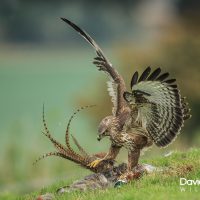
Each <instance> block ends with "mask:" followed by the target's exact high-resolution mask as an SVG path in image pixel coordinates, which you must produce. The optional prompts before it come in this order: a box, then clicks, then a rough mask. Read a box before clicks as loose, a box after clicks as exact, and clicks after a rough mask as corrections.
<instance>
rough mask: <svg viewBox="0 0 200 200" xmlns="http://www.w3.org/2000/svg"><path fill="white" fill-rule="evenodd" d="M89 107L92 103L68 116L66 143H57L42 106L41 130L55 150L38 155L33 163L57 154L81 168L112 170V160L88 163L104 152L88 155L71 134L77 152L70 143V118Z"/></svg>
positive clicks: (103, 155)
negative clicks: (98, 163)
mask: <svg viewBox="0 0 200 200" xmlns="http://www.w3.org/2000/svg"><path fill="white" fill-rule="evenodd" d="M89 107H93V105H91V106H84V107H81V108H79V109H77V110H76V112H74V113H73V115H72V116H71V117H70V119H69V122H68V124H67V129H66V133H65V143H66V145H62V144H61V143H59V142H58V141H57V140H56V139H54V138H53V136H52V135H51V134H50V131H49V129H48V127H47V123H46V120H45V116H44V106H43V115H42V119H43V125H44V131H43V132H42V133H43V134H44V135H45V136H46V137H47V138H49V140H50V141H51V142H52V144H53V145H54V147H55V149H56V151H54V152H49V153H46V154H44V155H42V156H40V157H39V158H38V159H37V160H36V161H35V162H34V163H33V164H34V165H35V164H36V163H37V162H38V161H40V160H42V159H44V158H46V157H50V156H57V157H60V158H64V159H67V160H70V161H72V162H74V163H76V164H78V165H80V166H81V167H83V168H86V169H89V170H91V171H92V172H95V173H98V172H101V173H103V172H105V171H107V170H108V171H109V170H110V171H112V169H113V167H114V162H113V161H112V160H107V162H106V163H102V164H100V165H98V166H96V167H90V165H89V164H90V163H91V162H92V161H94V160H96V159H101V158H103V157H105V155H106V153H103V152H102V153H98V154H94V155H89V154H88V153H87V152H86V151H85V149H84V148H83V147H82V146H81V145H80V144H79V142H78V140H77V139H76V138H75V137H74V136H73V135H71V137H72V140H73V142H74V144H75V145H76V147H77V148H78V150H79V153H77V152H76V151H75V150H74V149H73V148H72V147H71V145H70V137H69V136H70V133H69V128H70V124H71V122H72V119H73V118H74V116H75V115H76V114H77V113H78V112H80V111H81V110H83V109H85V108H89Z"/></svg>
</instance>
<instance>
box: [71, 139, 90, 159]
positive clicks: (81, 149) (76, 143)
mask: <svg viewBox="0 0 200 200" xmlns="http://www.w3.org/2000/svg"><path fill="white" fill-rule="evenodd" d="M71 136H72V139H73V141H74V144H75V145H76V146H77V147H78V149H79V151H80V152H81V153H82V154H83V156H84V157H85V158H89V157H90V156H89V154H88V153H87V152H86V151H85V150H84V148H83V147H82V146H81V145H80V144H79V142H78V141H77V139H76V138H75V137H74V136H73V135H71Z"/></svg>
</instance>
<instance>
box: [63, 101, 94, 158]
mask: <svg viewBox="0 0 200 200" xmlns="http://www.w3.org/2000/svg"><path fill="white" fill-rule="evenodd" d="M94 106H95V105H89V106H83V107H81V108H79V109H77V110H76V111H75V112H74V113H73V115H72V116H71V117H70V119H69V122H68V124H67V129H66V134H65V141H66V145H67V147H68V149H69V150H70V151H71V152H73V153H74V154H75V155H77V156H79V155H78V154H77V153H76V152H75V151H74V150H73V149H72V148H71V146H70V143H69V128H70V125H71V122H72V119H73V118H74V116H75V115H76V114H77V113H78V112H80V111H81V110H83V109H85V108H90V107H94Z"/></svg>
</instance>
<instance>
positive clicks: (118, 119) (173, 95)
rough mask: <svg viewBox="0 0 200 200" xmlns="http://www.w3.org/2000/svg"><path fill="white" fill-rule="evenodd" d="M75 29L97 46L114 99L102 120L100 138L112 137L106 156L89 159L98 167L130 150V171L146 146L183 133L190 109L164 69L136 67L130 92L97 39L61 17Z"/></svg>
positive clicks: (100, 65) (97, 60)
mask: <svg viewBox="0 0 200 200" xmlns="http://www.w3.org/2000/svg"><path fill="white" fill-rule="evenodd" d="M61 19H62V20H63V21H64V22H66V23H67V24H68V25H70V26H71V27H72V28H73V29H74V30H76V31H77V32H78V33H79V34H80V35H81V36H82V37H83V38H84V39H85V40H86V41H87V42H88V43H89V44H90V45H92V47H93V48H94V49H95V51H96V54H97V57H95V58H94V61H93V63H94V64H95V65H96V67H97V68H98V69H99V71H103V72H105V73H106V74H108V76H109V78H110V81H109V82H108V91H109V94H110V96H111V100H112V102H113V109H112V115H110V116H107V117H105V118H104V119H103V120H102V121H101V122H100V124H99V128H98V140H101V139H102V138H103V137H105V136H109V137H110V141H111V146H110V149H109V152H108V153H107V155H106V156H105V157H104V158H103V159H97V160H95V161H92V162H91V163H90V167H96V166H97V165H99V164H100V163H101V162H103V161H105V160H107V159H113V160H114V159H115V158H116V156H117V155H118V153H119V151H120V149H121V148H122V147H125V148H126V149H127V150H128V172H131V171H132V170H133V168H134V167H135V166H136V165H137V164H138V159H139V156H140V152H141V150H142V149H143V148H144V147H149V146H151V145H152V144H155V145H156V146H158V147H165V146H167V145H168V144H170V143H171V142H172V141H174V139H175V138H176V136H177V135H178V134H179V133H180V130H181V128H182V127H183V125H184V121H185V120H186V119H188V118H190V114H189V112H190V109H189V108H188V106H187V105H188V104H187V103H186V101H185V98H182V97H181V94H180V91H179V89H178V87H177V84H176V79H171V78H168V77H169V73H161V69H160V68H157V69H155V70H154V71H152V70H151V68H150V67H147V68H146V69H145V70H144V72H143V73H142V74H141V76H139V74H138V72H137V71H136V72H135V73H134V74H133V77H132V79H131V84H130V85H131V92H128V91H127V89H126V86H125V82H124V79H123V78H122V76H121V75H120V74H119V73H118V72H117V70H116V69H115V68H114V67H113V66H112V64H111V63H110V62H109V60H108V58H107V57H106V56H105V55H104V53H103V51H102V50H101V49H100V47H99V46H98V45H97V43H96V42H95V41H94V40H93V39H92V38H91V37H90V36H89V34H88V33H86V32H85V31H84V30H83V29H81V28H79V27H78V26H77V25H76V24H74V23H73V22H71V21H69V20H68V19H65V18H61Z"/></svg>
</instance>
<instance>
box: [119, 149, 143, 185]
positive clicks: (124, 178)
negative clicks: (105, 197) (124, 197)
mask: <svg viewBox="0 0 200 200" xmlns="http://www.w3.org/2000/svg"><path fill="white" fill-rule="evenodd" d="M139 157H140V149H134V150H133V151H129V152H128V166H127V171H126V172H125V173H124V174H122V175H121V176H120V177H119V179H118V181H117V183H116V184H119V183H127V182H129V181H131V180H133V179H138V178H139V177H140V176H141V172H140V171H137V170H134V169H135V167H136V166H137V165H138V160H139Z"/></svg>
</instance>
